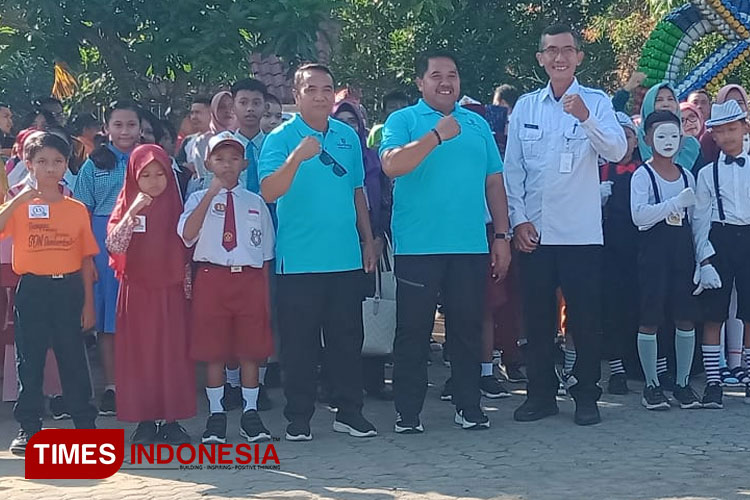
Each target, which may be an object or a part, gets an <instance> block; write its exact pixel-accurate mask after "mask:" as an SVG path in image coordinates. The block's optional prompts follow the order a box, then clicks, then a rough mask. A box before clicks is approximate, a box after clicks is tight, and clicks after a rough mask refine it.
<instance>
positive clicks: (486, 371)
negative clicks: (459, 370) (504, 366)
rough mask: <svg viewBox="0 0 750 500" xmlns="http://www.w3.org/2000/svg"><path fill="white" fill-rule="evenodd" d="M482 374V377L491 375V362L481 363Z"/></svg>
mask: <svg viewBox="0 0 750 500" xmlns="http://www.w3.org/2000/svg"><path fill="white" fill-rule="evenodd" d="M482 376H483V377H491V376H492V362H490V363H482Z"/></svg>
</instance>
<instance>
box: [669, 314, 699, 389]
mask: <svg viewBox="0 0 750 500" xmlns="http://www.w3.org/2000/svg"><path fill="white" fill-rule="evenodd" d="M674 350H675V353H676V360H675V363H676V365H677V380H676V382H677V385H679V386H680V387H687V385H688V380H689V379H690V368H691V367H692V366H693V352H694V351H695V330H680V329H679V328H676V329H675V337H674Z"/></svg>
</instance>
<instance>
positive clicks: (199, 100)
mask: <svg viewBox="0 0 750 500" xmlns="http://www.w3.org/2000/svg"><path fill="white" fill-rule="evenodd" d="M193 104H203V105H204V106H211V98H210V97H207V96H204V95H199V96H196V97H193V100H192V101H191V102H190V105H191V106H192V105H193Z"/></svg>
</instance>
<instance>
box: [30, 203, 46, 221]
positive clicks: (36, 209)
mask: <svg viewBox="0 0 750 500" xmlns="http://www.w3.org/2000/svg"><path fill="white" fill-rule="evenodd" d="M29 219H49V205H29Z"/></svg>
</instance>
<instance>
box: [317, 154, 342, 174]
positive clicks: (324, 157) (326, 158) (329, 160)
mask: <svg viewBox="0 0 750 500" xmlns="http://www.w3.org/2000/svg"><path fill="white" fill-rule="evenodd" d="M320 161H321V162H322V163H323V165H325V166H331V167H332V168H333V173H334V174H336V175H337V176H338V177H343V176H344V175H346V169H345V168H344V167H343V166H342V165H341V163H339V162H337V161H336V160H335V159H334V158H333V156H331V155H329V154H328V152H327V151H325V150H321V152H320Z"/></svg>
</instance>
